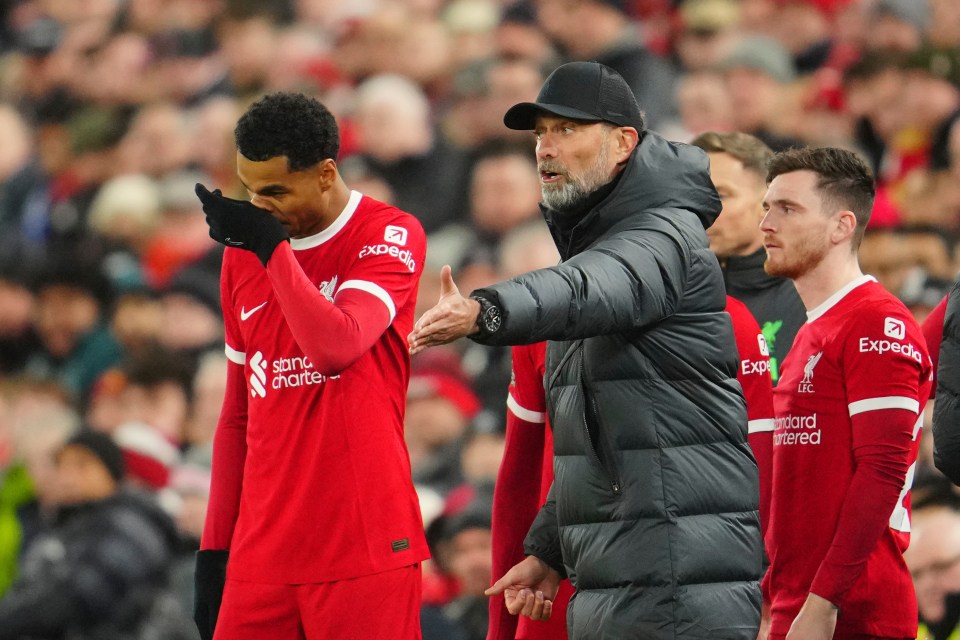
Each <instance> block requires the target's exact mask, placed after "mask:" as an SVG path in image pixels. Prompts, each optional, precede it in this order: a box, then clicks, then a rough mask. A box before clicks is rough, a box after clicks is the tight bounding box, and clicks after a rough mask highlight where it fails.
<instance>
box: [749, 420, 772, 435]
mask: <svg viewBox="0 0 960 640" xmlns="http://www.w3.org/2000/svg"><path fill="white" fill-rule="evenodd" d="M774 424H775V421H774V419H773V418H762V419H760V420H750V421H749V422H747V433H763V432H764V431H773V427H774Z"/></svg>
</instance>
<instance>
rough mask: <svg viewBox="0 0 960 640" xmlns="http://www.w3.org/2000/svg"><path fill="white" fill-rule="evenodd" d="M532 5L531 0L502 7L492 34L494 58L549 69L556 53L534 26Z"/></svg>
mask: <svg viewBox="0 0 960 640" xmlns="http://www.w3.org/2000/svg"><path fill="white" fill-rule="evenodd" d="M533 4H534V0H516V1H514V2H511V3H509V4H508V5H507V6H505V7H504V9H503V13H501V15H500V24H499V25H497V28H496V30H495V32H494V39H495V41H496V50H497V54H498V55H500V56H503V57H505V58H512V59H516V58H521V59H526V60H530V61H532V62H534V63H536V64H540V65H549V64H550V62H551V61H552V60H555V59H556V56H557V51H556V48H555V47H554V46H553V43H552V42H551V41H550V38H548V37H547V34H546V33H544V31H543V29H541V28H540V26H539V25H538V24H537V14H536V11H535V9H534V7H533ZM553 66H556V65H553Z"/></svg>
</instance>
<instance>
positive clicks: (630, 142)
mask: <svg viewBox="0 0 960 640" xmlns="http://www.w3.org/2000/svg"><path fill="white" fill-rule="evenodd" d="M639 142H640V134H639V133H637V130H636V129H634V128H633V127H618V128H617V164H620V163H621V162H626V161H627V158H629V157H630V154H631V153H633V150H634V149H636V148H637V144H638V143H639Z"/></svg>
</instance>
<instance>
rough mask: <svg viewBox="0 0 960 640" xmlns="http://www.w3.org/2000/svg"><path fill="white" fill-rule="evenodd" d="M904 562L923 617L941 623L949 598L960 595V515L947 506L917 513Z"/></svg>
mask: <svg viewBox="0 0 960 640" xmlns="http://www.w3.org/2000/svg"><path fill="white" fill-rule="evenodd" d="M904 559H905V560H906V562H907V567H909V569H910V575H911V576H912V577H913V584H914V587H915V588H916V591H917V604H918V605H919V607H920V615H921V616H923V619H924V620H926V621H927V622H938V621H939V620H940V619H942V618H943V616H944V613H945V612H946V611H945V599H946V597H947V596H948V595H950V594H952V593H957V592H960V514H958V513H956V512H954V511H952V510H950V509H948V508H946V507H932V508H928V509H923V510H920V511H918V512H916V513H915V514H914V518H913V523H912V525H911V532H910V547H909V548H908V549H907V551H906V553H905V554H904Z"/></svg>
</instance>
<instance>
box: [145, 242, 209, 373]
mask: <svg viewBox="0 0 960 640" xmlns="http://www.w3.org/2000/svg"><path fill="white" fill-rule="evenodd" d="M221 253H222V252H221V251H220V250H219V249H218V250H215V251H214V252H211V254H210V256H209V259H208V260H204V261H200V262H197V263H194V264H192V265H190V266H188V267H186V268H184V269H182V270H181V271H180V272H179V273H178V274H177V275H175V276H174V277H173V279H172V280H171V281H170V284H169V285H168V286H167V287H166V288H165V289H164V290H163V292H162V293H161V294H160V296H159V300H160V309H161V314H162V318H163V320H162V323H161V326H160V331H159V333H158V341H159V343H160V344H161V345H162V346H163V347H165V348H167V349H170V350H172V351H176V352H178V353H180V354H181V355H185V356H187V357H189V358H191V359H194V360H195V359H196V358H197V357H198V356H199V355H200V354H201V353H202V352H204V351H206V350H207V349H210V348H211V347H214V346H219V345H220V344H221V343H222V342H223V326H222V325H223V322H222V320H221V317H222V311H221V309H220V273H219V264H217V265H215V266H214V265H212V264H211V263H212V261H213V260H214V259H216V258H218V257H219V256H220V255H221ZM215 269H216V270H215Z"/></svg>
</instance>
